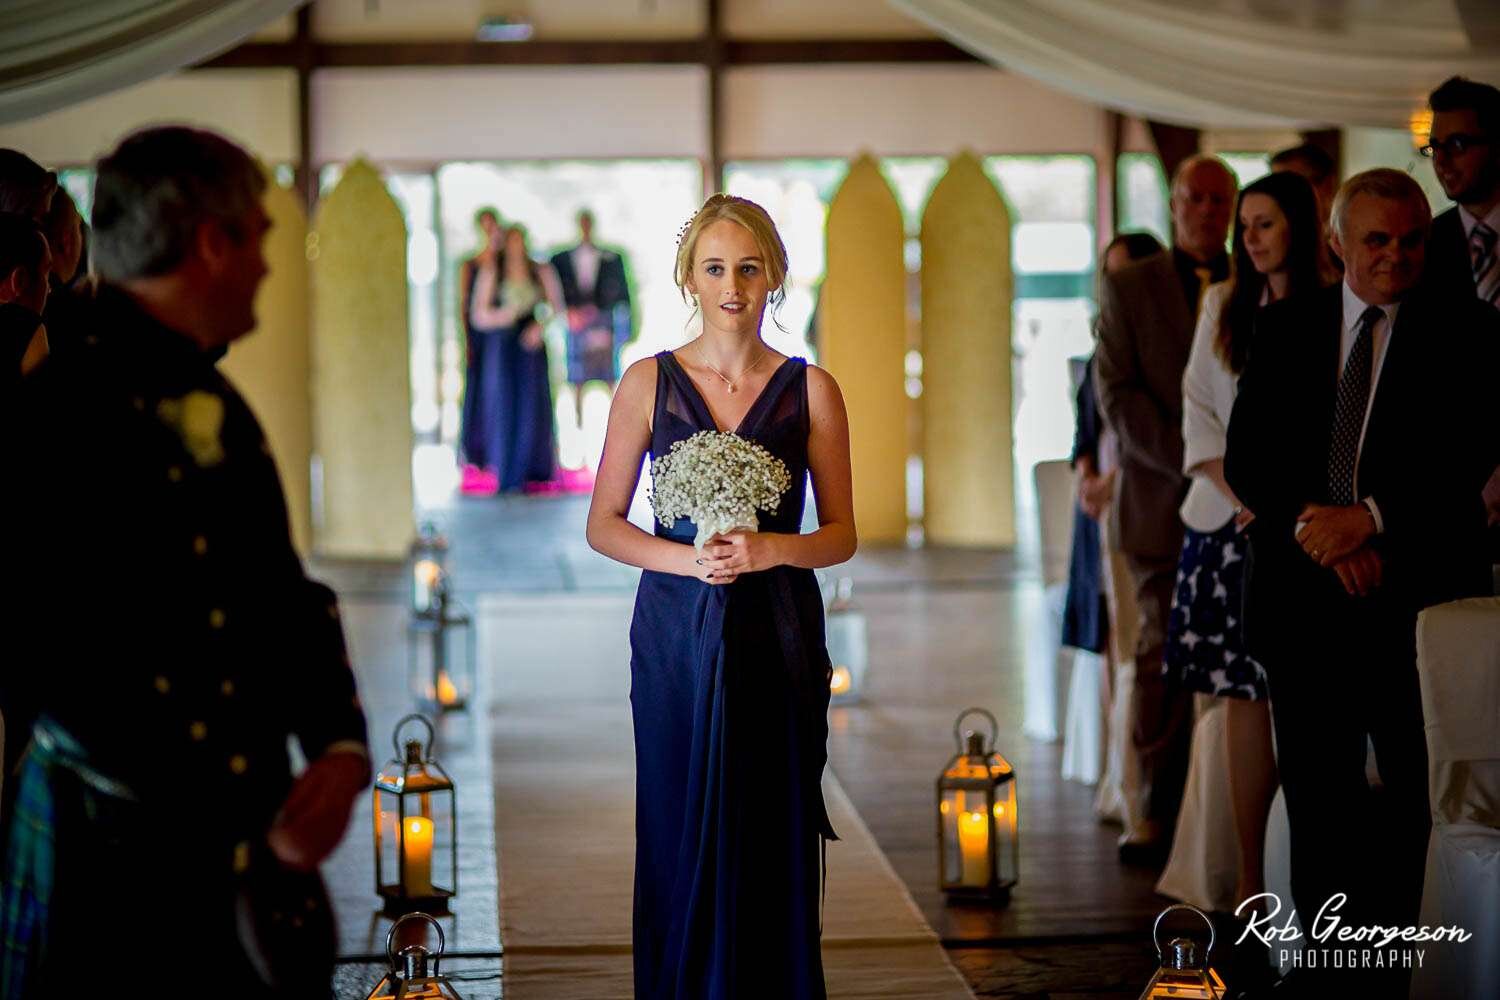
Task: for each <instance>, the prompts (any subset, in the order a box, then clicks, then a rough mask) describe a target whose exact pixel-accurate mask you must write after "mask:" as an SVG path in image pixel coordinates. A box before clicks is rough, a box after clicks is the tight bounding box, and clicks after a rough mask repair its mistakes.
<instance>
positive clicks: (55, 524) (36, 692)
mask: <svg viewBox="0 0 1500 1000" xmlns="http://www.w3.org/2000/svg"><path fill="white" fill-rule="evenodd" d="M70 322H71V323H75V324H77V326H76V328H75V329H73V330H69V331H66V333H67V334H68V335H70V336H72V337H74V338H75V339H74V345H75V349H74V350H72V351H70V352H68V353H67V354H66V355H65V356H63V357H60V358H58V359H56V360H57V363H56V364H53V363H51V362H49V363H48V364H47V365H46V366H44V367H43V369H42V371H41V373H40V374H39V375H38V376H37V377H34V378H33V379H28V380H27V382H28V385H27V387H26V390H25V393H24V398H23V399H22V400H21V403H20V405H21V408H22V410H23V416H22V418H21V420H20V422H19V426H18V427H17V428H16V432H17V437H18V438H19V440H20V442H21V443H20V445H19V446H18V449H17V452H16V454H17V457H18V465H19V468H20V471H21V473H22V475H21V476H19V477H18V479H19V481H20V485H19V489H18V493H19V497H18V499H19V500H20V503H21V506H22V508H23V510H24V511H25V513H24V515H23V524H22V531H21V535H22V542H21V546H20V552H19V554H18V556H19V557H18V560H17V565H16V567H15V569H14V570H13V579H14V580H16V581H17V582H18V583H20V585H21V590H22V591H23V596H22V598H21V601H20V604H19V614H18V615H17V619H16V621H17V625H18V627H19V628H20V629H21V630H22V631H24V633H25V638H24V639H23V640H22V641H21V643H20V648H21V650H22V651H23V658H24V661H25V662H21V663H15V664H10V665H7V666H6V667H5V669H4V674H3V678H0V681H3V684H4V686H5V687H6V702H7V704H16V703H24V704H26V705H28V706H29V707H30V709H31V710H32V711H34V712H37V713H42V714H45V715H47V716H50V717H51V718H52V719H54V720H56V722H57V723H58V724H60V725H61V727H62V728H63V729H65V730H66V731H67V732H69V733H71V734H72V735H73V736H74V737H75V738H76V739H77V740H78V741H79V742H80V743H82V744H83V746H84V747H85V749H86V750H87V752H88V754H89V757H90V759H91V760H92V761H93V763H94V764H95V765H96V766H97V767H99V768H100V769H101V770H103V771H104V772H106V773H107V774H109V775H111V776H112V777H114V778H116V779H118V780H119V781H121V782H123V783H125V784H126V785H128V786H130V788H132V789H133V790H134V791H135V792H136V794H137V795H138V796H139V797H140V799H141V800H142V802H143V804H145V805H147V806H148V807H149V808H150V809H151V811H152V812H153V813H155V814H171V815H173V816H174V817H178V818H179V819H180V821H181V822H182V823H184V824H185V828H184V839H187V838H188V837H189V836H190V837H192V838H193V842H195V843H198V844H200V845H201V846H202V847H203V848H204V849H206V850H209V851H212V852H214V853H218V852H220V851H224V850H232V849H234V848H237V847H241V845H243V844H244V843H245V842H247V841H251V842H253V841H257V840H258V839H259V838H261V837H263V835H264V833H265V831H266V829H267V828H268V827H269V825H270V823H271V821H272V820H273V818H274V817H275V814H276V812H277V810H278V809H279V807H280V805H281V804H282V802H283V801H284V798H285V796H286V794H287V792H288V790H289V789H290V787H291V775H290V768H289V763H288V747H287V743H288V738H289V737H295V738H296V739H297V740H298V741H299V743H300V746H301V749H302V751H303V753H304V754H305V756H306V757H307V759H309V760H312V759H315V758H317V757H318V756H319V755H321V754H322V753H323V752H324V751H325V750H327V749H328V748H329V747H330V746H331V745H333V744H336V743H341V742H344V741H352V742H353V743H356V744H358V745H359V746H360V747H364V746H365V743H366V732H365V718H364V713H363V710H362V708H361V706H360V703H359V699H358V695H357V693H356V690H355V682H354V676H353V672H352V671H351V669H350V664H349V661H348V657H347V654H346V652H345V646H344V641H343V631H342V627H341V625H340V622H339V615H338V605H337V602H336V600H335V598H334V595H333V592H332V591H330V590H329V589H328V588H327V587H324V586H322V585H321V584H318V583H315V582H313V581H312V580H310V579H308V577H307V576H306V574H305V573H304V572H303V567H302V563H301V561H300V559H299V558H298V556H297V553H296V552H295V550H294V549H293V547H292V542H291V536H290V531H289V527H288V519H287V511H286V505H285V501H284V498H283V495H282V491H281V484H280V480H279V477H278V475H277V472H276V467H275V463H274V462H273V461H272V458H271V454H270V450H269V448H268V447H267V444H266V440H265V436H264V434H263V433H262V431H261V427H260V424H259V423H258V422H257V420H256V419H255V416H254V414H253V413H252V412H251V411H250V408H249V407H248V406H247V405H246V403H245V401H244V399H243V398H241V396H240V394H239V393H238V392H237V391H236V390H235V388H234V386H233V385H231V384H230V382H229V381H228V380H227V379H226V378H225V377H224V376H223V375H222V374H220V372H219V371H218V369H217V368H216V367H215V366H214V361H215V360H216V357H215V356H214V355H211V354H208V353H205V352H204V351H202V350H201V349H200V348H199V347H198V346H197V345H196V344H195V343H194V342H192V341H191V340H189V339H188V338H187V337H185V336H183V335H181V334H178V333H176V332H175V331H173V330H170V329H167V328H166V327H164V326H162V325H161V324H160V323H158V322H156V321H155V320H154V319H152V318H151V317H150V316H148V315H147V314H145V313H144V312H143V311H141V309H140V308H139V307H138V306H137V305H136V304H135V302H134V300H132V299H131V298H130V297H129V296H128V295H126V294H125V293H124V292H122V291H121V290H119V289H116V288H111V287H109V286H107V285H106V286H103V287H101V288H100V289H99V290H98V291H97V292H96V293H94V294H93V296H92V298H91V299H90V300H89V301H86V302H83V303H79V304H78V307H77V308H76V309H74V310H72V311H71V312H70ZM12 734H13V735H14V730H12ZM7 756H10V754H9V753H8V754H7Z"/></svg>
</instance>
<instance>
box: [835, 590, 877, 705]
mask: <svg viewBox="0 0 1500 1000" xmlns="http://www.w3.org/2000/svg"><path fill="white" fill-rule="evenodd" d="M853 592H854V580H853V579H852V578H850V577H847V576H841V577H839V579H838V583H837V584H836V585H835V587H834V592H833V597H832V600H830V601H829V602H828V612H827V616H826V617H827V623H828V624H827V637H828V658H829V660H831V661H832V663H833V679H832V680H831V681H830V683H829V702H830V703H831V704H834V705H849V704H853V703H854V702H857V701H859V699H860V697H861V695H862V694H863V693H864V687H865V673H866V671H867V669H868V666H869V660H870V639H869V629H868V626H867V624H866V622H865V615H864V612H862V611H860V610H859V609H857V608H856V607H855V606H854V602H853V600H851V595H852V594H853Z"/></svg>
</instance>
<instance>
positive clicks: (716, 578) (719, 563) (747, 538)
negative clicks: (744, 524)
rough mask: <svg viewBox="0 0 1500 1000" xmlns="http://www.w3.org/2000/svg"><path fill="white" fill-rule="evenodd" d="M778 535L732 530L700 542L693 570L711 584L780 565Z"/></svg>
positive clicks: (780, 556)
mask: <svg viewBox="0 0 1500 1000" xmlns="http://www.w3.org/2000/svg"><path fill="white" fill-rule="evenodd" d="M785 561H786V560H785V559H783V558H782V555H781V541H780V535H778V534H776V533H774V532H764V533H763V532H758V531H731V532H729V533H728V534H715V535H714V536H713V537H712V538H710V539H709V540H708V541H707V542H705V543H703V551H702V553H701V554H699V555H698V556H697V557H696V564H695V568H696V569H697V572H696V573H695V574H694V575H695V576H697V577H698V579H700V580H702V581H704V582H705V583H710V584H724V583H733V582H734V581H735V580H736V579H737V578H738V577H739V576H740V574H742V573H759V572H760V571H762V570H767V569H772V568H774V567H776V566H780V565H781V564H782V563H784V562H785Z"/></svg>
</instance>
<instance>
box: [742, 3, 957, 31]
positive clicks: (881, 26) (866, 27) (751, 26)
mask: <svg viewBox="0 0 1500 1000" xmlns="http://www.w3.org/2000/svg"><path fill="white" fill-rule="evenodd" d="M723 10H724V13H723V18H724V32H725V34H728V35H733V36H736V37H740V38H934V37H936V35H934V34H933V32H932V30H931V29H929V28H928V27H927V26H926V25H924V24H922V23H920V22H919V21H914V20H912V19H911V18H910V17H907V16H906V15H905V14H903V13H901V12H900V11H898V10H896V9H895V8H894V7H892V6H891V5H890V4H888V3H886V2H885V0H817V2H816V3H809V2H808V0H726V2H725V3H724V8H723Z"/></svg>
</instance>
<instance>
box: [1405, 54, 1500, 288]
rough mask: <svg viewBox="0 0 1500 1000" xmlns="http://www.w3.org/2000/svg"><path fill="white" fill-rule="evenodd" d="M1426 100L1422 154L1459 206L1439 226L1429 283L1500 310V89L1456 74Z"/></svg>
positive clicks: (1435, 232) (1434, 236) (1434, 229)
mask: <svg viewBox="0 0 1500 1000" xmlns="http://www.w3.org/2000/svg"><path fill="white" fill-rule="evenodd" d="M1427 100H1428V105H1429V106H1430V107H1431V108H1432V132H1431V134H1430V135H1429V137H1428V142H1427V145H1425V146H1423V147H1422V153H1423V155H1425V156H1429V157H1431V158H1432V167H1433V172H1434V173H1435V174H1437V179H1438V182H1439V183H1441V184H1442V185H1443V192H1444V193H1445V194H1446V195H1447V196H1448V197H1449V198H1452V199H1453V201H1454V203H1455V204H1454V206H1453V207H1452V208H1450V209H1448V211H1446V212H1444V213H1442V214H1441V215H1439V216H1438V217H1437V218H1436V219H1434V220H1432V240H1431V244H1430V246H1429V248H1428V258H1429V259H1428V261H1427V272H1428V280H1429V281H1432V282H1434V283H1437V284H1441V285H1442V286H1444V287H1445V288H1447V289H1449V290H1450V291H1454V292H1460V291H1466V292H1467V293H1468V294H1470V295H1477V296H1478V297H1479V298H1481V299H1483V300H1484V301H1486V302H1488V303H1490V304H1491V305H1497V304H1500V247H1497V246H1496V243H1497V241H1500V235H1497V234H1500V90H1496V89H1495V88H1494V87H1491V86H1489V85H1488V84H1484V83H1476V82H1474V81H1472V80H1466V79H1464V78H1463V77H1461V76H1455V77H1453V78H1452V79H1450V80H1448V81H1447V82H1445V83H1444V84H1443V85H1442V86H1440V87H1438V88H1437V89H1436V90H1434V91H1433V92H1432V94H1431V96H1429V97H1428V99H1427Z"/></svg>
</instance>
